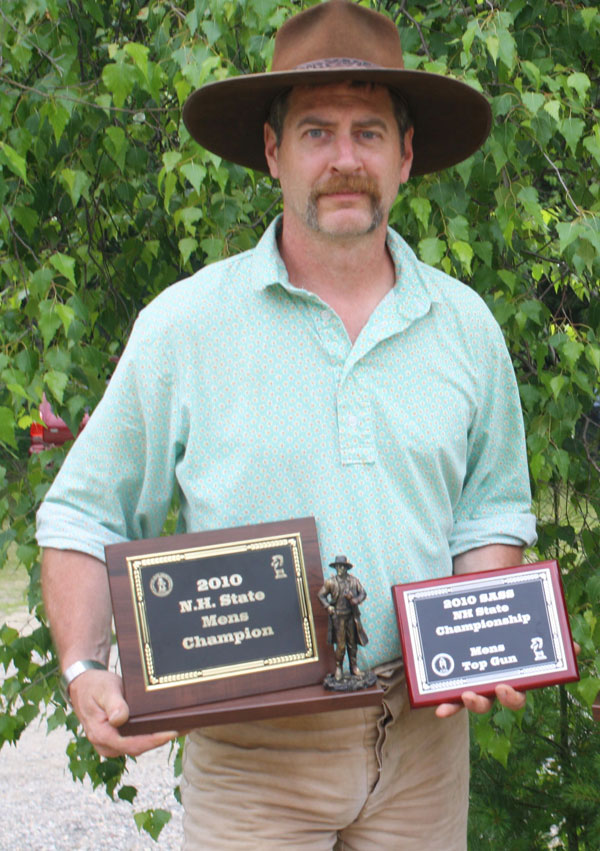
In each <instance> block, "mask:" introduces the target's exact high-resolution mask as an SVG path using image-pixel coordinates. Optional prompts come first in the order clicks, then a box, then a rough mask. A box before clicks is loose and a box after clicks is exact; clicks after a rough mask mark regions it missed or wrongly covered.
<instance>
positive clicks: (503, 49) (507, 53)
mask: <svg viewBox="0 0 600 851" xmlns="http://www.w3.org/2000/svg"><path fill="white" fill-rule="evenodd" d="M498 55H499V57H500V61H501V62H503V63H504V65H506V67H507V68H508V70H509V71H512V70H513V68H514V67H515V62H516V59H517V45H516V43H515V40H514V38H513V36H512V35H511V34H510V33H509V32H508V30H500V32H499V38H498Z"/></svg>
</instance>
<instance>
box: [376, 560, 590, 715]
mask: <svg viewBox="0 0 600 851" xmlns="http://www.w3.org/2000/svg"><path fill="white" fill-rule="evenodd" d="M392 595H393V599H394V605H395V607H396V614H397V616H398V624H399V627H400V637H401V640H402V648H403V652H404V663H405V666H406V678H407V683H408V690H409V696H410V702H411V705H412V706H414V707H419V706H431V705H434V704H438V703H446V702H454V703H456V702H458V699H459V697H460V695H461V694H462V693H463V692H464V691H475V692H477V693H478V694H483V695H493V694H494V688H495V686H496V685H497V684H498V683H509V684H510V685H512V686H514V687H515V688H517V689H521V690H523V689H530V688H539V687H540V686H545V685H552V684H556V683H564V682H569V681H572V680H577V679H578V678H579V674H578V671H577V662H576V659H575V651H574V648H573V641H572V638H571V631H570V628H569V621H568V617H567V613H566V610H565V602H564V596H563V590H562V585H561V581H560V572H559V569H558V564H557V562H555V561H544V562H539V563H537V564H528V565H521V566H519V567H510V568H505V569H503V570H489V571H484V572H481V573H470V574H466V575H464V576H452V577H449V578H444V579H434V580H430V581H427V582H413V583H408V584H405V585H395V586H394V587H393V588H392Z"/></svg>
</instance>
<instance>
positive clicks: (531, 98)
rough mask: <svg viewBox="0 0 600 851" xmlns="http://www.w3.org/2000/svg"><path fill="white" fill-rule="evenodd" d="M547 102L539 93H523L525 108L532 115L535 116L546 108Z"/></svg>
mask: <svg viewBox="0 0 600 851" xmlns="http://www.w3.org/2000/svg"><path fill="white" fill-rule="evenodd" d="M545 102H546V98H545V97H544V95H542V94H540V93H539V92H524V93H523V103H524V104H525V108H526V109H527V110H528V112H530V113H531V114H532V115H535V114H536V112H539V110H540V109H541V108H542V107H543V106H544V104H545Z"/></svg>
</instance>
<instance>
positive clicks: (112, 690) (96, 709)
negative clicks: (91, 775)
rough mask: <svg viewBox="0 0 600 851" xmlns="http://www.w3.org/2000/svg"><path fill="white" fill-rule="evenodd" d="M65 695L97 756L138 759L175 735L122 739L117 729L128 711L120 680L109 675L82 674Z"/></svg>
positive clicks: (124, 737) (125, 719) (152, 734)
mask: <svg viewBox="0 0 600 851" xmlns="http://www.w3.org/2000/svg"><path fill="white" fill-rule="evenodd" d="M69 695H70V698H71V701H72V703H73V708H74V709H75V712H76V714H77V717H78V718H79V720H80V721H81V723H82V724H83V728H84V730H85V734H86V736H87V737H88V739H89V740H90V742H91V743H92V745H93V746H94V747H95V748H96V750H97V751H98V753H99V754H100V756H121V755H123V754H128V755H129V756H139V755H140V754H141V753H144V751H149V750H152V748H157V747H160V746H161V745H164V744H165V743H166V742H168V741H170V740H171V739H174V738H176V737H177V736H178V735H179V734H178V733H176V732H175V731H171V732H161V733H148V734H144V735H140V736H122V735H121V734H120V733H119V730H118V728H119V727H120V726H121V724H124V723H125V721H127V719H128V718H129V707H128V706H127V703H126V702H125V699H124V698H123V686H122V680H121V677H119V676H117V675H116V674H113V673H111V672H110V671H96V670H90V671H85V673H83V674H80V675H79V676H78V677H77V678H76V679H75V680H73V682H72V683H71V686H70V688H69Z"/></svg>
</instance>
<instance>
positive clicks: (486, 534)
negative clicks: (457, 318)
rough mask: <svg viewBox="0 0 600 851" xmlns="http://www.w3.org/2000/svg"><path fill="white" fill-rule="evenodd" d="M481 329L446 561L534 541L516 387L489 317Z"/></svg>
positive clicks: (500, 337)
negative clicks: (475, 388)
mask: <svg viewBox="0 0 600 851" xmlns="http://www.w3.org/2000/svg"><path fill="white" fill-rule="evenodd" d="M486 325H487V327H485V330H484V334H483V335H482V336H481V337H480V338H479V339H480V344H479V350H478V351H477V352H475V353H474V360H475V363H476V365H477V369H478V372H479V388H480V389H479V400H478V405H477V408H476V412H475V414H474V417H473V420H472V423H471V427H470V430H469V435H468V450H467V451H468V455H467V469H466V475H465V479H464V484H463V488H462V492H461V494H460V497H459V500H458V504H457V505H456V507H455V510H454V528H453V531H452V534H451V536H450V542H449V543H450V553H451V555H452V557H454V556H456V555H459V554H460V553H463V552H467V551H468V550H471V549H474V548H476V547H481V546H485V545H487V544H510V545H514V546H531V545H533V544H534V543H535V541H536V540H537V536H536V532H535V517H534V515H533V514H532V513H531V490H530V485H529V473H528V467H527V454H526V449H525V435H524V428H523V417H522V412H521V405H520V400H519V392H518V388H517V382H516V379H515V374H514V370H513V367H512V363H511V360H510V356H509V354H508V351H507V348H506V345H505V342H504V339H503V336H502V332H501V330H500V328H499V326H498V325H497V323H496V322H495V320H493V319H492V317H491V316H490V318H489V322H488V323H486Z"/></svg>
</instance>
